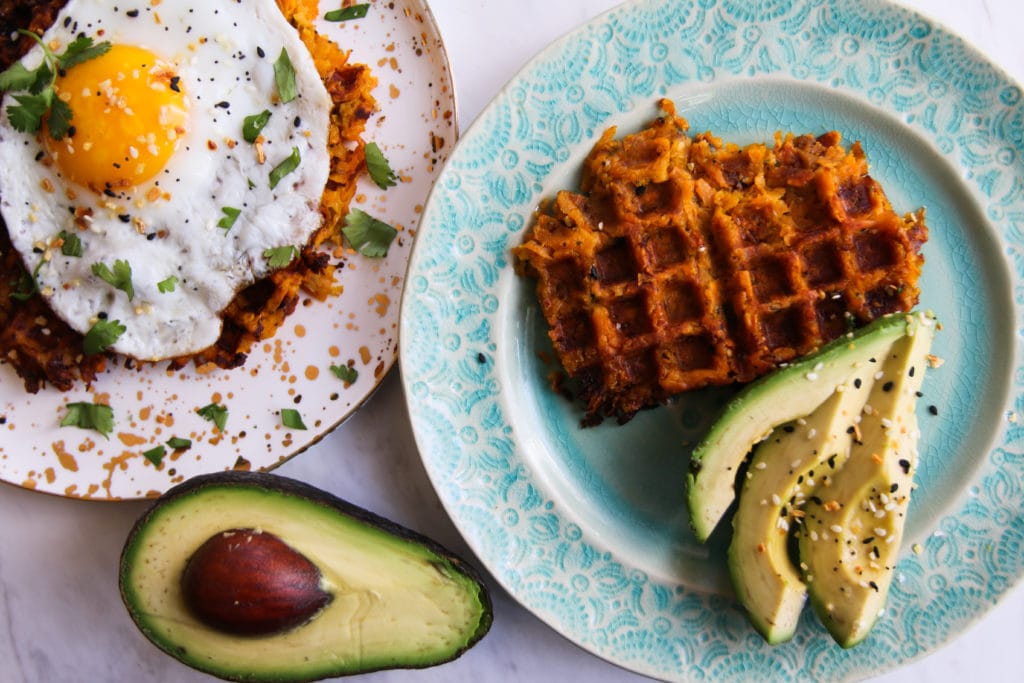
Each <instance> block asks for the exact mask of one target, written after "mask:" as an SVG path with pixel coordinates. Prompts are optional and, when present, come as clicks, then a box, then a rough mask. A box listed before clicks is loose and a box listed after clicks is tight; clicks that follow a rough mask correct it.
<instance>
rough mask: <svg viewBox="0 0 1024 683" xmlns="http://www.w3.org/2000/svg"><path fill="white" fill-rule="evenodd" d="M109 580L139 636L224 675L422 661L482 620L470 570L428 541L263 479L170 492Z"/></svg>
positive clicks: (225, 477) (444, 656)
mask: <svg viewBox="0 0 1024 683" xmlns="http://www.w3.org/2000/svg"><path fill="white" fill-rule="evenodd" d="M119 582H120V590H121V597H122V600H123V602H124V604H125V606H126V608H127V609H128V613H129V614H130V616H131V618H132V619H133V620H134V622H135V624H136V625H137V626H138V628H139V629H140V630H141V631H142V633H143V634H144V635H145V636H146V637H147V638H149V639H150V640H151V641H152V642H153V643H154V644H155V645H156V646H158V647H159V648H161V649H162V650H164V651H165V652H167V653H168V654H170V655H172V656H174V657H176V658H177V659H179V660H180V661H181V662H183V663H184V664H186V665H188V666H191V667H193V668H195V669H198V670H200V671H203V672H206V673H209V674H212V675H214V676H217V677H220V678H223V679H226V680H237V681H243V680H244V681H283V680H287V681H312V680H318V679H321V678H327V677H334V676H342V675H348V674H356V673H364V672H369V671H376V670H380V669H389V668H422V667H427V666H433V665H435V664H440V663H443V662H446V661H449V660H452V659H455V658H456V657H458V656H459V655H460V654H462V653H463V652H464V651H465V650H466V649H468V648H469V647H471V646H473V645H474V644H475V643H476V642H477V641H478V640H479V639H480V638H482V637H483V636H484V634H486V633H487V631H488V629H489V628H490V625H491V620H492V607H491V602H490V597H489V594H488V591H487V588H486V586H485V585H484V583H483V582H482V581H481V579H480V577H479V576H478V575H477V573H476V571H475V570H474V569H473V568H472V567H471V566H470V565H468V564H466V563H465V562H463V561H462V560H461V559H459V558H458V557H456V556H455V555H453V554H452V553H451V552H449V551H448V550H446V549H445V548H443V547H442V546H440V545H439V544H437V543H436V542H434V541H432V540H430V539H428V538H426V537H424V536H422V535H420V534H417V533H415V532H413V531H411V530H409V529H406V528H404V527H402V526H399V525H397V524H395V523H393V522H390V521H388V520H386V519H384V518H382V517H379V516H377V515H375V514H373V513H371V512H369V511H367V510H364V509H362V508H360V507H357V506H355V505H352V504H351V503H348V502H346V501H343V500H341V499H339V498H337V497H335V496H332V495H330V494H328V493H326V492H324V491H321V490H319V489H317V488H315V487H313V486H310V485H308V484H304V483H302V482H299V481H295V480H292V479H287V478H285V477H281V476H277V475H272V474H268V473H252V472H221V473H216V474H210V475H203V476H198V477H195V478H192V479H190V480H187V481H186V482H184V483H182V484H180V485H178V486H176V487H175V488H173V489H171V490H169V491H168V492H167V493H165V494H164V495H163V496H161V497H160V498H159V499H158V500H157V501H156V502H155V504H154V505H153V506H152V507H151V508H150V509H149V510H148V511H147V512H146V513H145V514H144V515H143V516H142V517H141V518H140V519H139V520H138V521H137V522H136V524H135V526H134V528H133V529H132V531H131V533H130V534H129V536H128V539H127V541H126V543H125V546H124V550H123V551H122V554H121V561H120V572H119Z"/></svg>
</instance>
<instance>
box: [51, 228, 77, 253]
mask: <svg viewBox="0 0 1024 683" xmlns="http://www.w3.org/2000/svg"><path fill="white" fill-rule="evenodd" d="M57 237H58V238H59V239H60V253H62V254H64V255H65V256H81V255H82V253H83V249H82V240H81V239H79V237H78V235H76V234H75V233H73V232H68V231H67V230H61V231H60V233H59V234H58V235H57Z"/></svg>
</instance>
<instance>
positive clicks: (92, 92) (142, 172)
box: [43, 45, 188, 192]
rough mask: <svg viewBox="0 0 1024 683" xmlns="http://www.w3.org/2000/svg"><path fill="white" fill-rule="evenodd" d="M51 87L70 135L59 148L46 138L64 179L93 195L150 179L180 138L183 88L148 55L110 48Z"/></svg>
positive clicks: (184, 110) (185, 111) (185, 110)
mask: <svg viewBox="0 0 1024 683" xmlns="http://www.w3.org/2000/svg"><path fill="white" fill-rule="evenodd" d="M55 87H56V92H57V96H58V97H60V98H61V99H62V100H64V101H65V102H66V103H67V104H68V106H69V107H70V108H71V114H72V118H71V129H70V130H69V131H68V135H66V136H65V137H64V138H63V139H62V140H53V139H52V138H51V137H50V136H49V135H44V136H43V137H44V139H45V140H46V144H47V145H48V147H49V150H50V153H51V155H52V157H53V158H54V160H55V162H56V164H57V166H58V167H59V168H60V169H61V171H62V172H63V173H64V174H65V175H66V176H67V177H68V178H70V179H71V180H73V181H75V182H77V183H79V184H81V185H85V186H87V187H89V188H91V189H93V190H94V191H96V192H103V191H104V190H114V191H117V190H121V189H126V188H129V187H133V186H136V185H139V184H140V183H143V182H145V181H147V180H149V179H151V178H152V177H153V176H155V175H156V174H157V173H159V172H160V171H161V169H163V168H164V166H165V165H166V164H167V161H168V160H169V159H170V158H171V155H172V154H173V153H174V150H175V148H176V147H177V145H178V141H179V140H180V138H181V137H182V135H184V133H185V130H186V128H185V124H186V123H187V118H188V99H187V98H186V96H185V92H184V88H183V86H182V83H181V81H180V79H179V77H178V76H177V75H176V71H175V69H174V67H173V66H172V65H171V64H169V63H167V62H165V61H163V60H161V59H160V58H159V57H157V55H155V54H153V53H152V52H150V51H149V50H146V49H143V48H140V47H134V46H130V45H114V46H112V47H111V48H110V50H109V51H107V52H106V54H103V55H101V56H99V57H96V58H94V59H90V60H87V61H85V62H82V63H81V64H78V65H77V66H75V67H73V68H71V69H69V70H68V71H67V72H66V73H65V74H64V75H62V76H61V77H59V78H58V79H57V83H56V86H55Z"/></svg>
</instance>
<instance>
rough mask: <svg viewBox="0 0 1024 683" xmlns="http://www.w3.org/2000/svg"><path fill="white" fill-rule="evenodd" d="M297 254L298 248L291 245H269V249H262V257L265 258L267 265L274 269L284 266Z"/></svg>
mask: <svg viewBox="0 0 1024 683" xmlns="http://www.w3.org/2000/svg"><path fill="white" fill-rule="evenodd" d="M298 255H299V250H298V249H297V248H296V247H294V246H292V245H287V246H284V247H270V248H269V249H264V250H263V257H264V258H266V259H267V265H269V266H270V267H271V268H273V269H274V270H277V269H278V268H284V267H285V266H287V265H288V264H289V263H291V262H292V261H294V260H295V257H296V256H298Z"/></svg>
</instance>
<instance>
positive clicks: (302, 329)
mask: <svg viewBox="0 0 1024 683" xmlns="http://www.w3.org/2000/svg"><path fill="white" fill-rule="evenodd" d="M295 336H296V337H298V338H300V339H301V338H302V337H305V336H306V326H305V325H296V326H295Z"/></svg>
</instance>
